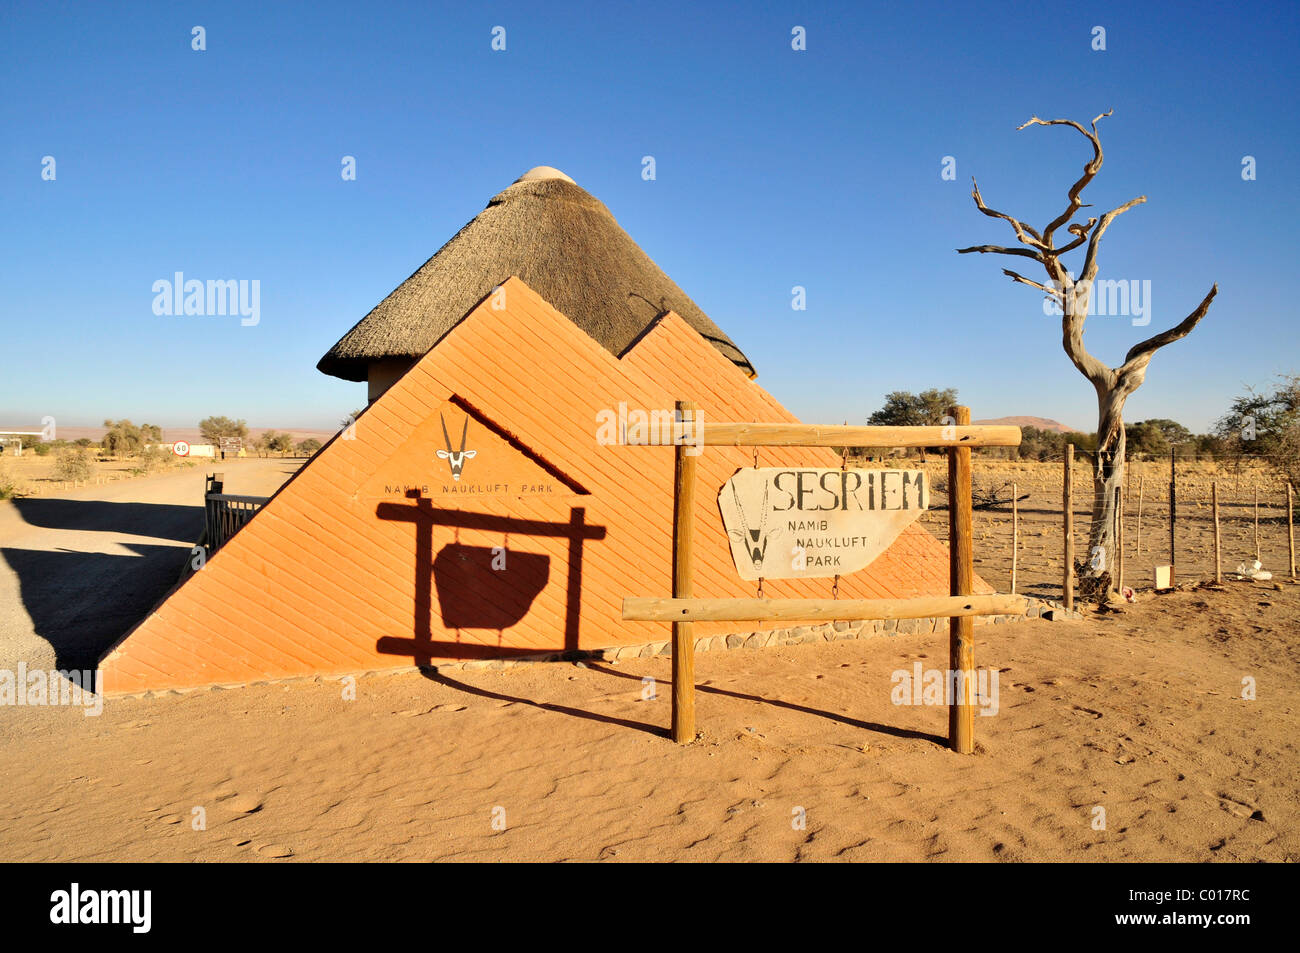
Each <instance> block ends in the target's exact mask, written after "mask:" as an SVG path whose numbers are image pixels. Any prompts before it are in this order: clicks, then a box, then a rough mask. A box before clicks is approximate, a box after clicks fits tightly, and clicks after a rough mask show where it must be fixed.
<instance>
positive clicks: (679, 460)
mask: <svg viewBox="0 0 1300 953" xmlns="http://www.w3.org/2000/svg"><path fill="white" fill-rule="evenodd" d="M676 416H677V420H679V421H681V422H682V423H681V432H680V436H678V438H677V440H676V446H675V447H674V450H673V453H674V459H675V463H676V467H675V472H674V477H673V598H674V599H689V598H691V597H692V596H693V595H694V594H695V589H694V585H693V580H694V576H695V573H694V569H695V461H696V457H697V455H698V451H697V453H687V450H688V449H692V448H691V447H688V446H687V443H686V426H685V421H686V420H687V419H688V417H689V419H690V420H691V422H692V428H691V440H692V442H694V441H695V440H696V439H698V435H699V434H698V431H697V430H696V429H695V427H694V420H695V403H694V402H693V401H689V400H679V401H677V414H676ZM694 630H695V624H694V623H692V622H674V623H673V723H672V736H673V741H675V742H677V744H679V745H684V744H688V743H690V742H691V741H694V740H695V638H694Z"/></svg>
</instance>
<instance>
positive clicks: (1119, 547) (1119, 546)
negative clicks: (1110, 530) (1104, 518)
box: [1113, 486, 1124, 592]
mask: <svg viewBox="0 0 1300 953" xmlns="http://www.w3.org/2000/svg"><path fill="white" fill-rule="evenodd" d="M1113 558H1114V560H1115V589H1116V591H1117V592H1122V591H1123V589H1124V487H1122V486H1117V487H1115V552H1114V554H1113Z"/></svg>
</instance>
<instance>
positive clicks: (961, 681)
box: [623, 401, 1026, 754]
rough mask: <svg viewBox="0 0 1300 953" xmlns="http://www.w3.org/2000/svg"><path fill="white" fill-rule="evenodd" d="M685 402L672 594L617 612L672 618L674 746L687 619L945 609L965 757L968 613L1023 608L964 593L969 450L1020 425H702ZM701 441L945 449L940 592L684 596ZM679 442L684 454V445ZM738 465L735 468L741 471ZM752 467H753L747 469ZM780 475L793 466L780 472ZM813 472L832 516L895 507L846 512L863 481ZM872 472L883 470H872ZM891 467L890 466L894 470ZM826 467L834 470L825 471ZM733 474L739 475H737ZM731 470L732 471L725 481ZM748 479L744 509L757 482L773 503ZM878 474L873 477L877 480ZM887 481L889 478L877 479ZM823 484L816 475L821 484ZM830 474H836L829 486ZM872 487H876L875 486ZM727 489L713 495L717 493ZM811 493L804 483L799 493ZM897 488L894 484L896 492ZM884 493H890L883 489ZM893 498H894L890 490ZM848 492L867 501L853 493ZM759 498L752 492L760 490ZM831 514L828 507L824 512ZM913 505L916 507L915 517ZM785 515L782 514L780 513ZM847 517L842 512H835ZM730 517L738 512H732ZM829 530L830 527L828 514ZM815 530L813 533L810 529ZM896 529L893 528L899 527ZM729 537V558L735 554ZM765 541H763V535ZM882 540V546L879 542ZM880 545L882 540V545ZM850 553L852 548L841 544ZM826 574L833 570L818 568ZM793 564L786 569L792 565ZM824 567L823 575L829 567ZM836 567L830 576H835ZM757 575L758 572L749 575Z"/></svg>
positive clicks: (969, 731)
mask: <svg viewBox="0 0 1300 953" xmlns="http://www.w3.org/2000/svg"><path fill="white" fill-rule="evenodd" d="M694 410H695V408H694V405H693V404H690V403H688V402H684V401H681V402H678V404H677V424H676V427H675V430H674V437H673V442H674V444H675V445H676V448H675V453H676V462H677V465H676V474H675V479H674V489H673V492H674V494H675V496H674V501H673V514H674V519H673V574H672V576H673V595H672V597H671V598H662V597H641V598H634V597H629V598H625V599H624V600H623V618H624V619H625V620H628V621H652V622H671V623H672V625H673V639H672V653H673V693H672V699H673V714H672V738H673V740H674V741H676V742H677V743H679V744H685V743H688V742H690V741H692V740H694V738H695V676H694V651H695V649H694V643H693V642H692V632H691V623H692V622H693V621H695V620H713V621H722V622H741V621H745V622H750V621H755V622H756V621H773V620H778V621H818V620H850V619H909V618H927V617H932V616H940V617H943V616H947V617H948V619H949V667H950V672H951V675H950V678H952V680H953V685H954V687H955V691H954V693H953V698H952V702H951V704H950V705H949V709H948V710H949V718H948V733H949V742H950V745H951V747H952V748H953V750H954V751H957V752H960V753H962V754H971V753H973V752H974V750H975V740H974V712H975V697H974V687H975V684H976V683H975V661H974V638H973V628H972V617H973V616H977V615H1003V614H1016V613H1020V612H1023V611H1024V608H1025V606H1026V600H1025V598H1024V597H1023V596H1013V595H990V596H976V595H972V594H971V590H972V588H973V582H974V575H975V570H974V564H973V560H972V556H971V477H970V448H971V447H981V446H984V447H993V446H997V447H1014V446H1018V445H1019V443H1020V428H1019V427H1007V426H991V425H985V426H971V425H970V409H969V408H966V407H957V408H953V410H952V413H951V417H952V418H953V419H954V420H955V423H954V424H952V425H949V426H943V427H858V426H842V427H818V426H808V425H804V424H773V423H753V424H746V423H704V422H702V421H699V420H695V419H694V413H693V412H694ZM710 446H733V447H742V446H748V447H758V446H764V447H844V448H849V447H881V446H888V447H932V446H943V447H946V448H947V453H948V470H949V484H948V486H949V489H948V495H949V503H948V511H949V525H950V530H949V544H948V549H949V554H950V555H949V561H950V573H949V595H948V596H933V597H925V598H919V599H763V598H756V599H695V598H692V596H691V593H692V585H691V576H692V572H693V563H694V546H695V521H694V518H693V515H692V514H693V513H694V509H695V488H694V484H695V474H696V468H695V460H696V458H697V457H698V455H699V453H700V452H701V451H702V450H703V449H705V448H707V447H710ZM688 448H690V451H693V452H688ZM742 472H743V471H742ZM755 472H758V473H760V474H762V471H758V470H757V468H755ZM782 472H794V473H796V474H797V473H798V472H800V471H798V470H794V471H790V470H786V471H782ZM803 472H806V473H815V474H817V476H816V479H815V483H812V484H810V483H808V482H807V481H808V480H810V479H812V478H811V477H806V478H805V483H804V486H805V487H806V488H807V487H816V488H820V492H823V493H830V492H831V490H832V489H833V488H834V487H836V486H838V487H839V495H838V497H837V499H838V500H839V505H840V507H841V509H840V510H839V511H838V512H840V513H848V512H853V513H855V514H856V516H855V517H854V518H855V519H862V520H871V519H877V518H883V517H881V516H880V513H884V514H889V513H891V512H895V511H888V510H881V511H879V513H877V512H876V511H874V510H873V508H872V507H871V506H869V505H864V506H863V509H862V510H861V511H856V510H852V509H845V508H843V507H844V488H845V487H846V486H848V485H849V484H850V483H854V484H855V487H854V488H855V491H858V490H861V489H862V487H859V486H857V485H856V481H855V480H854V479H853V478H852V477H849V476H845V474H853V473H855V472H859V471H853V470H847V469H846V470H821V469H810V470H806V471H803ZM874 472H875V473H877V474H879V473H881V472H883V471H874ZM895 472H898V471H895ZM830 474H833V475H834V476H833V477H832V476H830ZM737 476H740V474H739V473H738V474H737ZM734 479H735V477H733V480H734ZM746 479H748V480H751V481H754V486H746V488H745V489H744V490H743V491H742V490H741V489H740V488H738V489H737V492H736V494H735V499H734V502H735V503H736V504H737V506H738V508H739V509H740V510H743V511H744V512H745V514H746V520H748V514H749V512H750V511H749V510H747V509H745V506H746V499H747V498H748V499H749V500H750V502H751V503H752V501H753V497H752V496H751V494H752V493H753V492H756V490H755V487H758V488H759V489H758V490H757V492H760V493H761V487H762V486H763V485H764V484H766V485H767V486H768V503H767V505H768V507H771V506H772V505H773V503H774V501H773V487H775V485H776V484H775V483H768V480H769V479H775V476H774V475H771V476H769V475H760V476H758V477H748V478H746ZM789 479H790V478H787V479H786V483H785V484H783V485H784V486H787V487H789V486H793V487H794V488H795V491H796V494H795V498H796V499H798V487H799V482H798V478H797V476H796V477H795V481H794V483H793V484H791V483H790V482H789ZM876 479H877V480H880V479H881V478H880V477H877V478H876ZM884 479H885V482H886V484H887V483H888V480H889V479H890V478H884ZM823 481H824V482H823ZM837 481H839V482H838V483H837ZM908 485H909V486H912V487H913V492H914V493H916V494H918V495H917V496H915V497H914V499H915V500H916V501H918V502H919V501H921V500H923V499H927V493H928V490H927V488H926V487H925V482H924V479H922V480H921V481H920V482H919V484H918V483H915V482H912V483H909V484H908ZM876 486H877V489H879V488H880V486H881V484H880V483H879V482H878V483H877V484H876ZM725 490H726V488H725V487H724V492H723V494H722V497H721V498H720V501H719V506H720V507H724V513H725V506H724V503H723V502H722V500H724V499H725V497H726V492H725ZM817 492H819V491H818V490H817V489H810V495H809V497H808V498H807V499H808V500H809V501H811V499H812V498H813V497H812V494H816V493H817ZM896 492H898V493H902V492H903V491H902V490H898V491H896ZM885 498H886V499H887V500H888V499H891V496H890V491H889V490H888V487H886V490H885ZM892 498H893V499H897V496H894V497H892ZM851 499H857V500H862V499H867V500H868V501H869V499H870V497H869V495H868V496H867V497H865V498H864V497H862V496H860V495H858V494H857V493H855V494H854V495H853V496H852V497H851ZM829 501H830V498H829V496H823V497H822V503H823V504H828V503H829ZM760 502H761V497H760ZM822 512H823V513H830V512H831V510H823V511H822ZM919 512H920V507H918V508H917V510H916V513H917V515H919ZM786 518H787V519H788V518H789V517H788V515H787V517H786ZM844 518H845V519H847V517H844ZM733 519H736V520H738V519H739V514H733ZM826 519H827V520H828V530H827V531H829V519H830V517H829V516H827V517H826ZM727 529H728V530H729V531H730V530H733V529H735V530H737V531H738V532H739V533H740V534H741V542H742V543H746V544H748V543H749V542H751V541H752V542H754V543H757V544H759V549H760V559H759V564H760V566H761V567H762V568H763V569H764V570H766V568H767V557H766V556H765V555H764V554H763V553H762V551H761V550H762V545H761V543H762V533H761V531H760V533H759V536H758V537H754V536H753V533H754V532H755V530H754V527H753V526H752V525H751V524H750V523H748V522H746V523H745V525H744V526H733V525H732V524H731V522H730V521H729V522H728V524H727ZM818 531H819V532H820V530H818ZM899 531H901V527H900V530H899ZM734 544H735V540H734V537H733V556H735V545H734ZM769 545H771V542H770V541H769ZM885 545H888V543H886V544H885ZM882 548H883V547H882ZM847 549H849V550H853V551H854V552H856V551H857V550H856V549H854V548H853V547H847ZM740 556H741V557H743V558H738V561H737V565H738V568H739V567H740V566H742V565H743V560H744V559H748V560H749V561H750V563H751V568H752V563H753V561H754V560H753V556H752V552H751V551H749V550H748V546H747V545H746V546H745V547H742V548H741V553H740ZM827 568H830V569H832V571H834V569H835V567H827ZM791 571H793V569H792V570H791ZM828 574H830V573H828ZM837 574H838V573H837ZM755 578H757V577H755Z"/></svg>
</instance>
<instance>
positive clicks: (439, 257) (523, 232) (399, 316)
mask: <svg viewBox="0 0 1300 953" xmlns="http://www.w3.org/2000/svg"><path fill="white" fill-rule="evenodd" d="M511 275H517V276H518V277H519V278H522V279H523V280H524V282H525V283H527V284H528V286H529V287H530V288H532V289H533V290H534V291H536V292H537V293H538V294H540V295H541V296H542V297H543V298H545V299H546V300H547V301H548V302H550V304H551V305H552V306H553V307H554V308H556V309H557V310H558V311H560V312H561V313H562V314H564V315H565V316H567V317H568V318H569V319H570V320H571V321H573V322H574V323H575V324H576V325H578V327H580V328H582V329H583V330H584V331H586V332H587V333H588V334H589V335H591V336H592V337H593V338H595V339H596V340H597V341H599V342H600V343H601V344H602V345H604V346H605V347H606V348H607V349H609V350H610V351H611V352H613V353H614V354H622V353H623V352H624V351H625V350H626V349H627V348H628V346H629V345H631V344H632V343H633V342H634V341H636V339H637V338H638V336H640V335H641V333H642V332H643V331H645V329H646V328H647V327H649V326H650V324H652V323H653V322H654V320H655V319H656V318H657V317H659V316H660V315H661V314H663V313H664V312H665V311H675V312H677V313H678V314H679V315H681V316H682V318H683V319H685V320H686V322H687V323H688V324H690V325H691V326H692V327H693V328H695V330H697V331H699V332H700V334H701V335H703V336H704V338H705V339H706V340H709V341H711V342H712V343H713V344H714V346H715V347H717V348H718V350H719V351H721V352H722V353H723V354H725V355H726V356H727V357H728V358H730V359H731V360H732V361H734V362H735V363H736V364H737V365H739V366H740V367H741V368H742V369H744V370H745V371H746V372H747V373H749V374H751V375H752V374H753V373H754V370H753V367H752V365H751V364H750V363H749V360H748V359H747V358H746V357H745V355H744V354H743V353H741V351H740V349H739V348H738V347H736V345H735V344H733V343H732V341H731V339H730V338H728V337H727V336H726V335H725V334H723V333H722V331H721V329H719V328H718V326H717V325H716V324H714V323H713V322H712V321H711V320H709V317H708V316H707V315H706V314H705V313H704V312H703V311H701V310H700V309H699V307H698V306H697V305H696V304H695V302H694V301H692V300H691V299H690V298H689V297H687V295H686V293H685V292H684V291H682V289H681V288H679V287H677V285H676V284H674V283H673V280H672V279H671V278H669V277H668V276H667V275H665V274H664V273H663V272H662V271H661V270H660V269H659V266H658V265H656V264H655V263H654V262H653V261H651V260H650V258H649V256H648V255H646V253H645V252H643V251H642V250H641V249H640V248H639V247H638V246H637V244H636V242H634V241H632V239H631V238H630V237H629V236H628V234H627V233H626V232H625V231H623V229H622V228H620V227H619V224H618V222H616V221H615V220H614V216H613V215H611V214H610V213H609V209H607V208H605V206H604V205H603V204H602V203H601V202H599V201H597V200H596V199H595V198H593V197H592V196H591V195H589V194H588V193H587V192H586V191H585V190H584V189H582V188H580V187H579V186H578V185H577V184H576V183H575V182H574V181H573V180H572V179H570V178H569V177H568V176H567V175H565V174H564V173H563V172H560V171H558V170H556V169H552V168H549V167H547V166H541V167H539V168H536V169H533V170H532V171H530V172H528V173H527V174H525V175H524V176H522V177H521V178H519V179H518V180H517V181H516V182H515V183H514V184H513V185H511V186H510V187H509V188H508V189H506V190H505V191H504V192H501V193H500V194H498V195H497V196H495V197H494V198H493V199H492V201H490V202H489V203H488V206H487V208H485V209H484V210H483V211H482V212H480V213H479V214H478V215H477V216H476V217H475V218H474V220H473V221H471V222H470V223H469V224H468V225H466V226H465V227H464V228H462V229H461V230H460V231H459V232H458V233H457V234H456V236H455V237H454V238H452V240H451V241H449V242H447V244H445V245H443V246H442V248H440V249H438V251H437V253H436V254H434V256H433V257H432V258H430V259H429V260H428V261H426V262H425V263H424V264H423V265H421V266H420V269H419V270H418V271H416V273H415V274H413V275H411V277H409V278H407V279H406V281H404V282H402V284H401V285H400V286H399V287H398V288H397V290H395V291H394V292H393V293H392V294H390V295H389V296H388V297H387V298H385V299H384V300H383V301H381V302H379V304H378V305H377V306H376V307H375V308H374V310H372V311H371V312H370V313H369V314H367V315H366V316H365V317H364V318H362V319H361V320H360V321H359V322H358V323H357V324H356V326H355V327H353V328H352V330H351V331H349V332H348V333H347V334H345V335H343V337H342V338H341V339H340V340H339V342H338V343H337V344H335V345H334V346H333V347H332V348H330V350H329V353H327V354H326V355H325V356H324V357H323V358H321V359H320V362H319V363H318V364H317V365H316V366H317V368H319V369H320V370H321V371H324V372H325V373H326V374H332V375H334V376H335V377H342V378H343V379H345V380H350V381H364V380H365V379H366V365H367V364H369V363H370V362H372V361H376V360H380V359H382V358H389V357H397V358H418V357H420V356H421V355H423V354H424V353H425V352H426V351H428V350H429V348H431V347H433V346H434V345H435V344H437V343H438V341H440V340H441V339H442V338H443V336H444V335H445V334H446V333H447V332H448V331H450V330H451V329H452V328H453V327H455V326H456V324H458V323H459V322H460V320H461V319H462V318H463V317H465V315H466V314H468V313H469V312H470V311H471V310H472V309H473V308H474V306H475V305H477V304H478V303H479V302H480V301H482V300H483V299H484V298H486V297H488V295H489V294H491V292H492V289H493V288H495V287H496V286H497V285H499V284H501V283H502V282H504V281H505V280H506V279H507V278H509V277H510V276H511Z"/></svg>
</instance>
